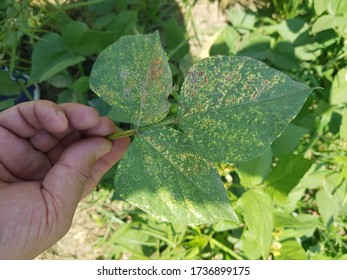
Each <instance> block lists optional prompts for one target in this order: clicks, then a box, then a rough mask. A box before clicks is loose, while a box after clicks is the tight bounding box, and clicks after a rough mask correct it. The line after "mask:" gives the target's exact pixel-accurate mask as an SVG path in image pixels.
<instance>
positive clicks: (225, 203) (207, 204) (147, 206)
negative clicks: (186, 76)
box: [115, 127, 237, 224]
mask: <svg viewBox="0 0 347 280" xmlns="http://www.w3.org/2000/svg"><path fill="white" fill-rule="evenodd" d="M130 170H131V174H129V171H130ZM115 186H116V192H117V194H118V195H119V196H120V197H123V198H124V199H126V200H127V201H129V202H130V203H132V204H135V205H137V206H138V207H140V208H141V209H143V210H144V211H146V212H148V213H150V214H152V215H154V216H156V217H158V218H160V219H162V220H169V221H171V222H174V223H179V224H202V223H212V222H216V221H219V220H233V221H237V217H236V215H235V213H234V211H233V210H232V208H231V206H230V202H229V200H228V197H227V194H226V192H225V189H224V186H223V183H222V181H221V178H220V176H219V174H218V172H217V171H216V169H215V168H214V167H213V166H212V165H211V164H210V163H209V162H208V161H206V160H205V159H204V158H202V157H201V156H199V155H197V154H196V153H194V152H192V149H191V147H190V144H189V143H188V142H187V141H186V139H185V138H184V137H183V135H182V134H181V133H180V132H178V131H177V130H174V129H172V128H169V127H161V128H153V129H149V130H146V131H145V132H144V133H142V134H140V135H139V136H137V137H136V138H135V140H134V141H133V143H132V144H131V147H130V148H129V149H128V151H127V152H126V154H125V155H124V157H123V158H122V160H121V162H120V164H119V166H118V169H117V173H116V176H115Z"/></svg>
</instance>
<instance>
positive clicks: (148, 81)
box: [90, 32, 172, 128]
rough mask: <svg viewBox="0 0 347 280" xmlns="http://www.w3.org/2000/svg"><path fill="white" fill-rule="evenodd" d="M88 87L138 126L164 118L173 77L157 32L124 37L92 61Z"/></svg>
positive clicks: (167, 108)
mask: <svg viewBox="0 0 347 280" xmlns="http://www.w3.org/2000/svg"><path fill="white" fill-rule="evenodd" d="M90 87H91V89H92V90H93V91H94V92H95V93H97V94H98V95H99V96H100V97H101V98H102V99H104V100H105V101H106V102H107V103H108V104H110V105H111V106H112V107H116V108H119V109H120V110H121V111H122V112H125V113H126V114H127V117H128V118H129V119H130V120H131V122H132V124H133V125H135V126H136V127H137V128H139V127H141V126H145V125H149V124H154V123H157V122H159V121H160V120H162V119H163V118H165V116H166V115H167V113H168V111H169V107H170V104H169V102H168V101H167V99H166V98H167V96H168V95H169V94H170V93H171V91H172V77H171V71H170V68H169V64H168V62H167V59H166V55H165V53H164V50H163V49H162V47H161V44H160V39H159V33H158V32H155V33H153V34H149V35H135V36H124V37H122V38H121V39H119V40H118V41H117V42H116V43H114V44H112V45H111V46H110V47H108V48H107V49H106V50H104V51H103V52H102V53H101V54H100V56H99V57H98V59H97V61H96V62H95V64H94V66H93V69H92V73H91V76H90Z"/></svg>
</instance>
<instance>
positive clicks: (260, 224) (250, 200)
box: [237, 189, 273, 259]
mask: <svg viewBox="0 0 347 280" xmlns="http://www.w3.org/2000/svg"><path fill="white" fill-rule="evenodd" d="M237 206H239V207H240V208H241V209H242V215H243V218H244V220H245V222H246V225H247V232H246V234H245V235H243V237H242V240H243V250H244V252H245V254H246V255H247V256H248V257H249V258H250V259H256V258H259V257H260V256H262V257H263V259H267V257H268V254H269V250H270V245H271V242H272V229H273V206H272V204H271V198H270V197H269V196H268V195H267V194H266V193H264V192H263V191H261V190H258V189H252V190H250V191H247V192H245V193H244V194H243V195H242V196H241V198H240V199H239V201H238V204H237Z"/></svg>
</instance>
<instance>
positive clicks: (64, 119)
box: [57, 110, 68, 123]
mask: <svg viewBox="0 0 347 280" xmlns="http://www.w3.org/2000/svg"><path fill="white" fill-rule="evenodd" d="M57 116H58V117H59V118H60V119H62V120H63V121H64V122H65V123H67V122H68V121H67V117H66V115H65V112H64V111H63V110H59V111H58V112H57Z"/></svg>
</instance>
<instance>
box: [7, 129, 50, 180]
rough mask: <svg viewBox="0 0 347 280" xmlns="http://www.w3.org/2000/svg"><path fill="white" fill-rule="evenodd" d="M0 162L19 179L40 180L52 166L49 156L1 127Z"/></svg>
mask: <svg viewBox="0 0 347 280" xmlns="http://www.w3.org/2000/svg"><path fill="white" fill-rule="evenodd" d="M0 135H1V137H0V163H1V164H2V165H3V166H4V168H5V169H6V170H7V171H8V172H9V173H11V174H12V175H14V176H15V177H16V178H18V179H23V180H31V181H32V180H40V179H42V178H44V176H45V175H46V173H47V172H48V170H49V169H50V167H51V164H50V162H49V160H48V159H47V157H46V156H45V155H44V154H43V153H41V152H40V151H37V150H36V149H34V148H33V147H32V145H31V144H30V142H29V141H28V140H27V139H23V138H21V137H19V136H17V135H15V134H13V133H11V132H10V131H8V130H6V129H4V128H3V127H0Z"/></svg>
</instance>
